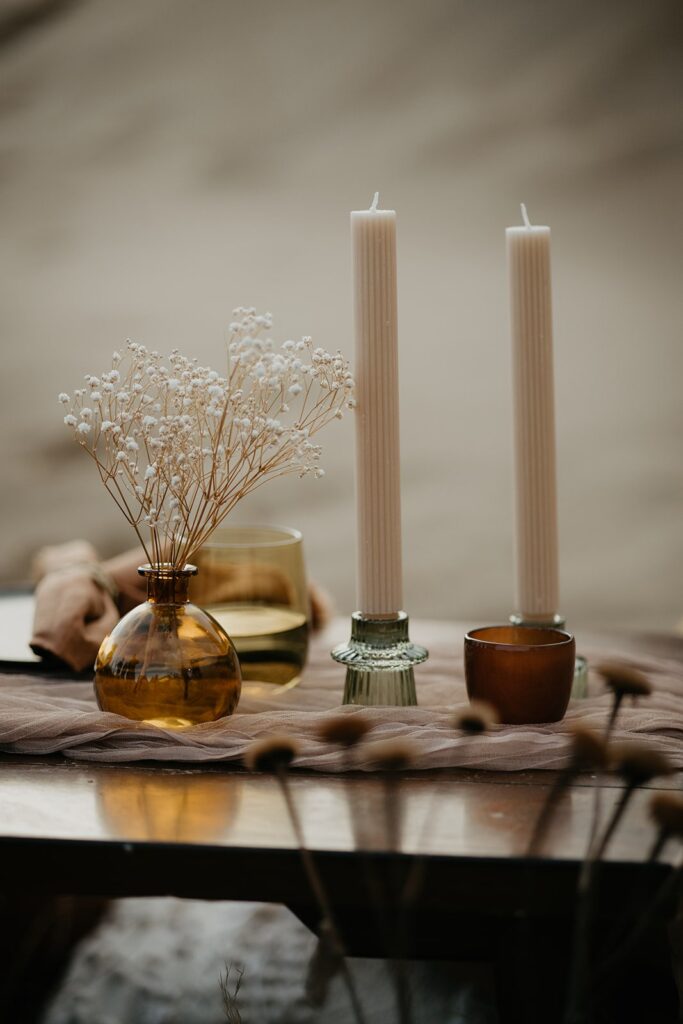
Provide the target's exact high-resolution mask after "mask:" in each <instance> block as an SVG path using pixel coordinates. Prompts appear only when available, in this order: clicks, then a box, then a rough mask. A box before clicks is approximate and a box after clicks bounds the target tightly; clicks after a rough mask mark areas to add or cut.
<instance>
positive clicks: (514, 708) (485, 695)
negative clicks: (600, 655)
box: [465, 626, 576, 725]
mask: <svg viewBox="0 0 683 1024" xmlns="http://www.w3.org/2000/svg"><path fill="white" fill-rule="evenodd" d="M575 659H576V644H575V642H574V637H573V636H572V635H571V633H567V632H565V630H563V629H554V628H550V627H540V626H539V627H536V626H483V627H482V628H480V629H473V630H470V632H469V633H468V634H467V635H466V636H465V680H466V682H467V693H468V696H469V698H470V700H484V701H488V703H489V704H492V705H493V707H494V708H495V709H496V711H497V712H498V714H499V716H500V720H501V722H504V723H506V724H507V725H531V724H537V723H541V722H559V721H560V719H561V718H563V717H564V714H565V711H566V710H567V705H568V704H569V697H570V694H571V690H572V683H573V681H574V661H575Z"/></svg>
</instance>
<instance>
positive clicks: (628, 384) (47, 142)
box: [0, 0, 683, 629]
mask: <svg viewBox="0 0 683 1024" xmlns="http://www.w3.org/2000/svg"><path fill="white" fill-rule="evenodd" d="M682 42H683V29H682V24H681V6H680V4H679V2H678V0H648V2H645V0H615V2H610V0H607V2H600V0H598V2H595V0H572V2H567V3H554V2H544V0H515V2H509V3H502V2H501V0H478V2H477V3H474V2H456V0H251V2H249V3H247V2H237V0H196V2H193V3H188V2H187V0H145V2H144V3H139V2H134V0H121V2H119V3H110V2H106V0H82V2H73V3H67V2H62V3H59V2H54V0H53V2H49V0H48V2H45V0H43V2H39V0H35V2H33V3H31V2H29V0H4V2H0V146H1V151H0V152H1V161H0V175H1V177H0V186H1V190H0V224H1V226H2V229H1V231H0V250H1V253H2V266H3V272H2V276H1V278H0V280H1V288H2V300H1V302H0V324H1V332H2V333H1V337H2V346H3V373H2V406H1V409H2V418H3V421H2V438H3V446H2V451H3V456H2V457H3V469H2V480H3V486H2V490H1V492H0V493H1V501H2V526H3V529H2V533H1V538H0V574H1V577H2V579H3V580H5V581H11V580H17V579H21V578H25V577H26V576H27V575H28V571H29V564H30V557H31V553H32V551H33V550H34V549H35V548H36V547H37V546H38V545H40V544H43V543H47V542H57V541H60V540H66V539H69V538H72V537H76V536H81V537H87V538H88V539H90V540H92V541H93V542H94V543H95V544H96V545H97V547H98V548H99V550H100V551H101V552H102V553H103V554H108V553H110V552H114V551H116V550H118V549H121V548H122V547H125V546H127V545H128V544H129V543H130V541H131V538H130V537H129V534H128V529H129V528H128V527H127V525H126V524H125V523H124V522H123V520H121V519H120V518H119V513H118V511H117V509H116V508H115V507H114V505H113V503H111V501H110V499H109V498H108V497H107V495H106V494H105V493H104V491H103V490H102V489H101V488H100V486H99V484H98V481H97V479H96V476H95V474H94V472H93V467H92V465H91V464H90V462H89V460H87V458H86V457H85V456H84V455H83V453H82V452H81V451H80V450H79V449H78V447H77V446H76V445H75V444H73V442H72V441H71V438H70V435H69V434H68V433H67V431H66V429H65V428H64V427H63V425H62V415H63V413H62V410H61V407H60V406H59V405H58V403H57V401H56V395H57V392H58V391H60V390H62V389H64V390H67V391H70V390H71V389H72V388H73V387H75V386H77V382H78V381H79V380H80V379H81V377H82V375H83V374H84V373H86V372H93V373H97V372H99V371H100V370H101V369H102V368H103V366H104V365H105V364H106V363H107V361H108V358H109V355H110V353H111V351H112V350H113V349H114V348H115V347H118V346H120V345H121V344H122V343H123V342H124V341H125V339H126V338H127V337H131V338H134V339H136V340H138V341H141V342H144V343H145V344H147V345H149V346H150V347H152V348H159V349H162V350H168V349H171V348H173V347H175V346H178V347H179V348H181V349H182V350H183V351H184V352H186V353H187V354H196V355H197V356H199V357H200V359H201V360H202V361H205V362H209V363H213V364H220V362H221V360H222V359H223V358H224V345H225V339H226V325H227V323H228V322H229V320H230V317H231V311H232V309H233V307H234V306H236V305H254V306H256V307H258V308H259V309H261V310H266V309H267V310H270V311H271V312H272V313H273V314H274V315H275V317H276V328H277V333H278V334H279V335H280V337H281V338H282V339H284V338H286V337H289V336H295V337H296V336H300V335H301V334H312V335H313V336H314V337H315V339H316V340H317V342H318V343H319V344H321V345H324V346H326V347H333V348H336V347H340V348H341V349H342V350H343V351H345V352H346V353H349V354H350V352H351V337H350V333H351V307H350V264H349V240H348V212H349V210H350V209H353V208H359V207H363V206H365V205H367V204H368V203H369V201H370V198H371V195H372V192H373V191H374V190H375V189H380V190H381V196H382V205H384V206H386V207H392V208H395V209H396V210H397V211H398V214H399V286H400V297H399V301H400V309H399V312H400V336H401V370H402V394H401V400H402V443H403V499H404V549H405V571H406V604H407V607H408V608H409V610H410V612H411V614H412V615H414V616H418V615H422V616H426V615H430V616H441V617H446V618H449V617H467V618H478V619H481V620H491V619H499V618H501V617H503V616H504V615H506V614H507V613H508V612H509V611H510V607H511V601H512V530H511V505H512V500H511V483H512V479H511V430H510V421H511V408H510V390H511V389H510V365H509V342H508V331H507V306H506V302H507V298H506V282H505V263H504V245H503V231H504V228H505V226H506V225H507V224H511V223H516V222H517V219H518V204H519V202H520V200H524V201H525V202H526V203H527V204H528V206H529V210H530V214H531V216H532V218H533V219H535V220H536V221H537V222H540V223H549V224H550V225H551V226H552V230H553V244H554V250H553V258H554V286H555V324H556V334H555V340H556V374H557V409H558V413H557V414H558V438H559V467H560V506H561V507H560V513H561V518H560V531H561V552H562V566H561V572H562V584H563V586H562V589H563V607H564V610H565V612H566V614H567V615H568V616H569V617H570V619H571V621H572V623H573V624H577V625H580V624H586V623H589V622H594V623H605V624H608V623H609V624H622V625H641V626H647V627H655V628H661V629H666V628H670V627H672V626H673V625H674V624H675V622H676V621H677V620H678V619H680V617H681V615H682V614H683V464H682V463H683V440H682V439H683V415H682V410H681V384H682V381H683V347H682V345H681V322H682V317H681V313H682V306H681V266H682V259H681V257H682V255H683V242H682V238H683V201H682V176H681V172H682V170H683V121H682V114H681V92H682V90H681V86H682V84H683V73H682V70H681V69H682V68H683V59H682V58H683V46H682ZM323 444H324V448H325V457H324V465H325V466H326V469H327V475H326V476H325V478H324V479H323V480H320V481H312V480H304V481H298V480H296V481H292V482H289V481H288V482H286V483H284V482H282V483H280V482H278V483H276V484H275V485H273V486H271V487H269V488H267V489H265V490H264V491H263V492H260V493H259V494H258V496H254V497H253V498H252V499H250V500H249V501H248V502H247V503H245V505H244V506H243V508H242V509H241V510H240V514H239V518H240V519H242V520H245V519H246V520H248V519H252V520H258V521H269V522H275V523H284V524H288V525H294V526H298V527H300V528H301V529H302V530H303V531H304V534H305V540H306V546H307V554H308V562H309V569H310V572H311V574H312V575H315V576H316V577H317V578H318V579H319V580H320V581H321V582H322V583H323V584H324V585H325V586H327V587H328V588H329V589H330V590H331V591H332V593H333V595H334V596H335V598H336V600H337V603H338V605H339V606H340V607H341V608H342V609H346V610H350V609H352V607H353V605H354V599H353V592H354V579H353V577H354V571H353V566H354V554H353V549H354V505H353V462H352V423H351V421H350V420H345V421H344V422H343V423H341V424H333V425H332V426H331V427H330V430H329V432H328V434H327V436H326V437H324V438H323Z"/></svg>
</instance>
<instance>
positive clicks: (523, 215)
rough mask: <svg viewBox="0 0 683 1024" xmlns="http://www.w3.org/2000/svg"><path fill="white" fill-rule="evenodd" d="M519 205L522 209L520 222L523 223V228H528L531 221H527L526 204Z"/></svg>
mask: <svg viewBox="0 0 683 1024" xmlns="http://www.w3.org/2000/svg"><path fill="white" fill-rule="evenodd" d="M519 205H520V206H521V208H522V220H523V221H524V227H525V228H530V227H531V221H530V220H529V214H528V213H527V212H526V203H520V204H519Z"/></svg>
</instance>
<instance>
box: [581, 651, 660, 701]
mask: <svg viewBox="0 0 683 1024" xmlns="http://www.w3.org/2000/svg"><path fill="white" fill-rule="evenodd" d="M595 671H596V672H597V673H598V675H601V676H602V678H603V679H604V681H605V686H607V687H608V688H609V689H610V690H611V691H612V692H613V693H614V694H615V695H616V696H617V697H633V698H636V697H649V696H650V694H651V693H652V684H651V683H650V681H649V679H648V678H647V676H646V675H645V674H644V673H643V672H641V671H639V669H637V668H633V666H632V665H628V664H626V662H623V661H616V660H614V661H601V662H600V664H599V665H596V666H595Z"/></svg>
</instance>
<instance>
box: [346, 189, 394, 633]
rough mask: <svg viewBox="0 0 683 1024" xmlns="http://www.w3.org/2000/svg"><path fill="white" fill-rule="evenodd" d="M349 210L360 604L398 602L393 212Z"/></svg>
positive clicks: (378, 606)
mask: <svg viewBox="0 0 683 1024" xmlns="http://www.w3.org/2000/svg"><path fill="white" fill-rule="evenodd" d="M378 200H379V195H378V193H375V197H374V199H373V202H372V205H371V207H370V209H369V210H359V211H354V212H353V213H352V214H351V243H352V250H353V298H354V322H355V367H354V378H355V381H356V402H357V407H356V415H355V421H356V509H357V531H358V532H357V536H358V548H357V552H358V576H357V596H358V610H359V611H361V612H363V613H364V614H366V615H369V616H374V615H378V616H384V615H387V616H391V615H395V614H396V613H397V612H398V611H400V610H401V608H402V606H403V591H402V564H401V485H400V450H399V411H398V335H397V302H396V213H395V211H394V210H379V209H377V204H378Z"/></svg>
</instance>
